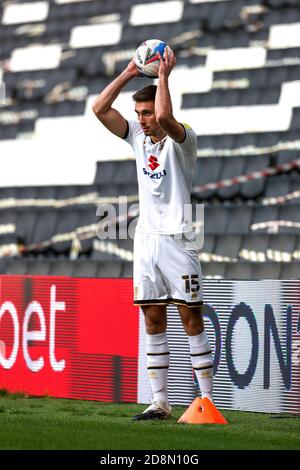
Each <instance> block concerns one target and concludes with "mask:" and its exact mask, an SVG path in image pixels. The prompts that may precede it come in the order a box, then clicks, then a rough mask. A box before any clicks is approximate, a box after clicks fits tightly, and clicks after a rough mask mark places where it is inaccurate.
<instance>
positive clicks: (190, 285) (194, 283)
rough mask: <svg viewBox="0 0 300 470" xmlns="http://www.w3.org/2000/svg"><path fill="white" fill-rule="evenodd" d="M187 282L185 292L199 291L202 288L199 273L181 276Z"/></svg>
mask: <svg viewBox="0 0 300 470" xmlns="http://www.w3.org/2000/svg"><path fill="white" fill-rule="evenodd" d="M181 277H182V279H183V280H184V282H185V292H186V293H187V294H188V293H189V292H198V291H199V290H200V283H199V275H198V274H191V275H188V274H185V275H184V276H181Z"/></svg>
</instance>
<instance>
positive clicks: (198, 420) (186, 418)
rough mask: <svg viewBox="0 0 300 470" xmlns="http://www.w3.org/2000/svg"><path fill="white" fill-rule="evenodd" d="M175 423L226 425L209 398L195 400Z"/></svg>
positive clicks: (226, 422)
mask: <svg viewBox="0 0 300 470" xmlns="http://www.w3.org/2000/svg"><path fill="white" fill-rule="evenodd" d="M177 423H189V424H228V421H226V419H225V418H224V416H222V415H221V413H220V412H219V411H218V410H217V408H216V407H215V405H214V404H213V403H212V402H211V401H210V399H209V398H203V399H201V398H196V399H195V400H194V401H193V402H192V404H191V405H190V406H189V407H188V409H187V410H186V411H185V412H184V413H183V415H182V416H181V418H179V420H178V421H177Z"/></svg>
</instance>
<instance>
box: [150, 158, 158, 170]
mask: <svg viewBox="0 0 300 470" xmlns="http://www.w3.org/2000/svg"><path fill="white" fill-rule="evenodd" d="M148 166H149V167H150V168H151V170H152V171H154V170H156V168H158V167H159V163H158V160H157V157H155V156H154V155H150V157H149V158H148Z"/></svg>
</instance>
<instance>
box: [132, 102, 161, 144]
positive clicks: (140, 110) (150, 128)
mask: <svg viewBox="0 0 300 470" xmlns="http://www.w3.org/2000/svg"><path fill="white" fill-rule="evenodd" d="M135 112H136V114H137V118H138V121H139V123H140V125H141V127H142V129H143V131H144V134H145V135H147V136H151V135H152V136H155V135H157V133H159V132H160V131H161V128H160V126H159V124H158V122H157V121H156V118H155V109H154V101H144V102H141V103H135Z"/></svg>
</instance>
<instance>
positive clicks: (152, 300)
mask: <svg viewBox="0 0 300 470" xmlns="http://www.w3.org/2000/svg"><path fill="white" fill-rule="evenodd" d="M180 235H181V238H177V237H178V236H175V235H153V234H147V233H141V232H136V233H135V238H134V264H133V280H134V304H135V305H153V304H160V305H167V304H169V303H174V304H179V305H187V306H189V307H196V306H199V305H202V304H203V297H202V272H201V266H200V262H199V244H198V242H197V241H196V239H195V238H194V239H190V238H188V236H187V235H185V234H180Z"/></svg>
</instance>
